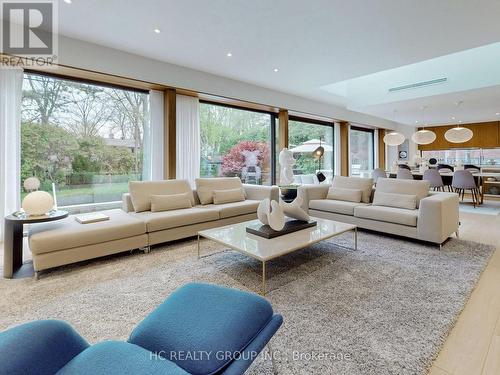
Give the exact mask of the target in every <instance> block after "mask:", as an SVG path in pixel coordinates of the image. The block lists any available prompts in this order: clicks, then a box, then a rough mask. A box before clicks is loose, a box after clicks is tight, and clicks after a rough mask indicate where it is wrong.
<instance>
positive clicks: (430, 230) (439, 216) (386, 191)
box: [297, 176, 459, 244]
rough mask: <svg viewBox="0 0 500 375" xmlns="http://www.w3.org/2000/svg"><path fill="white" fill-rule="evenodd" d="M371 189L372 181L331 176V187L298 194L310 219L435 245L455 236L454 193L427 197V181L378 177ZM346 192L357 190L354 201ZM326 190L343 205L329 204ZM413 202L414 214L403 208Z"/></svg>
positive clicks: (302, 190) (456, 212) (334, 201)
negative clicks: (357, 196)
mask: <svg viewBox="0 0 500 375" xmlns="http://www.w3.org/2000/svg"><path fill="white" fill-rule="evenodd" d="M372 186H373V180H372V179H371V178H358V177H341V176H335V177H334V179H333V181H332V184H331V185H316V186H314V185H308V186H301V187H299V189H298V192H297V195H298V196H299V197H302V199H303V202H304V203H303V204H304V208H306V209H309V214H310V215H311V216H316V217H321V218H326V219H331V220H336V221H341V222H344V223H351V224H355V225H357V226H358V227H360V228H365V229H369V230H374V231H378V232H384V233H389V234H394V235H399V236H404V237H409V238H415V239H418V240H422V241H428V242H432V243H436V244H442V243H443V242H444V241H446V239H447V238H448V237H449V236H450V235H452V234H453V233H456V234H457V235H458V227H459V200H458V195H457V194H455V193H440V192H439V193H436V192H429V183H428V182H427V181H411V180H397V179H390V178H380V179H378V181H377V188H376V190H373V189H372ZM330 188H331V190H330ZM349 190H352V191H357V192H359V191H360V190H361V193H360V194H361V195H360V196H359V200H358V199H356V197H354V198H353V197H352V194H350V192H349ZM329 191H330V198H332V196H333V197H335V196H339V197H340V198H343V200H340V199H328V196H329ZM335 191H337V193H334V192H335ZM377 192H379V193H380V194H378V197H377ZM341 193H345V194H341ZM342 195H344V197H342ZM350 195H351V196H350ZM374 198H375V199H376V202H375V204H373V203H374ZM350 200H354V201H350ZM413 200H414V209H412V207H411V204H410V208H408V207H406V208H403V207H405V206H407V205H408V202H410V203H411V202H412V201H413Z"/></svg>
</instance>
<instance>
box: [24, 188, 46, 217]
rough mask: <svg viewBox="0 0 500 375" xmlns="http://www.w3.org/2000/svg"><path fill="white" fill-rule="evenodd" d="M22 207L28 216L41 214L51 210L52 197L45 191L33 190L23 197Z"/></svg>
mask: <svg viewBox="0 0 500 375" xmlns="http://www.w3.org/2000/svg"><path fill="white" fill-rule="evenodd" d="M22 207H23V210H24V211H25V212H26V213H27V214H28V215H30V216H41V215H45V214H46V213H47V212H49V211H50V210H52V208H53V207H54V199H53V198H52V195H50V194H49V193H47V192H46V191H34V192H32V193H29V194H28V195H27V196H26V197H24V199H23V203H22Z"/></svg>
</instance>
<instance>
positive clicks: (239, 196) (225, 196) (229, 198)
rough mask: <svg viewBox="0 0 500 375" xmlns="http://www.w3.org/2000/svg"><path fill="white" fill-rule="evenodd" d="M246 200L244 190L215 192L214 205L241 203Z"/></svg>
mask: <svg viewBox="0 0 500 375" xmlns="http://www.w3.org/2000/svg"><path fill="white" fill-rule="evenodd" d="M244 200H245V191H244V190H243V188H237V189H225V190H214V204H223V203H231V202H241V201H244Z"/></svg>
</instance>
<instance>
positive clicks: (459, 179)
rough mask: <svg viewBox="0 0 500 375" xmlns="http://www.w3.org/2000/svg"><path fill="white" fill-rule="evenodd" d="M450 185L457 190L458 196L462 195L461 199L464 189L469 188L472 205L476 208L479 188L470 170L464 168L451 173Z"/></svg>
mask: <svg viewBox="0 0 500 375" xmlns="http://www.w3.org/2000/svg"><path fill="white" fill-rule="evenodd" d="M451 186H452V187H453V189H455V192H457V193H458V195H459V196H460V195H461V196H462V201H463V200H464V193H465V191H466V190H470V191H471V195H472V204H473V205H474V208H476V204H479V189H478V187H477V185H476V180H475V179H474V176H473V175H472V173H471V172H469V171H466V170H463V171H455V173H453V180H452V182H451Z"/></svg>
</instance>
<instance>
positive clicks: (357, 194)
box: [326, 187, 363, 203]
mask: <svg viewBox="0 0 500 375" xmlns="http://www.w3.org/2000/svg"><path fill="white" fill-rule="evenodd" d="M362 196H363V191H361V190H360V189H345V188H339V187H330V189H328V195H327V196H326V198H327V199H334V200H337V201H345V202H354V203H359V202H361V198H362Z"/></svg>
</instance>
